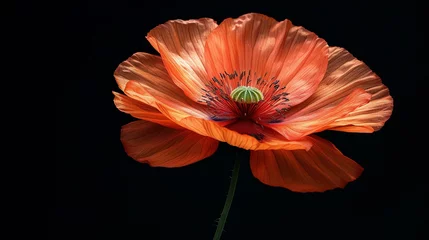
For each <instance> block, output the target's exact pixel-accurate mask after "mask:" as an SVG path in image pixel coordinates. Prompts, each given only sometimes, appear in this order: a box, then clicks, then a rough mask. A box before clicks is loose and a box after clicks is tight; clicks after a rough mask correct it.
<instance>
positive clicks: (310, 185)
mask: <svg viewBox="0 0 429 240" xmlns="http://www.w3.org/2000/svg"><path fill="white" fill-rule="evenodd" d="M310 138H311V139H312V142H313V147H312V148H311V149H310V150H309V151H304V150H295V151H287V150H264V151H251V154H250V167H251V169H252V173H253V175H254V176H255V177H256V178H258V179H259V180H260V181H261V182H263V183H265V184H267V185H270V186H275V187H284V188H287V189H290V190H292V191H294V192H324V191H326V190H330V189H334V188H344V187H345V186H346V184H347V183H348V182H351V181H354V180H355V179H356V178H358V177H359V176H360V174H361V173H362V171H363V168H362V167H361V166H359V164H357V163H356V162H354V161H353V160H351V159H350V158H348V157H346V156H344V155H343V154H342V153H341V152H340V151H339V150H338V149H337V148H336V147H335V146H334V145H333V144H332V143H330V142H329V141H327V140H324V139H322V138H319V137H316V136H312V137H310Z"/></svg>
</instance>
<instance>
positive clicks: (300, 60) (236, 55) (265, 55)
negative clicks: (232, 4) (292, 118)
mask: <svg viewBox="0 0 429 240" xmlns="http://www.w3.org/2000/svg"><path fill="white" fill-rule="evenodd" d="M204 55H205V60H206V62H205V66H206V69H207V70H208V73H209V76H210V77H213V76H216V77H218V76H220V75H219V74H220V73H224V72H225V71H226V72H227V73H234V72H237V73H238V74H239V75H241V73H243V72H245V73H247V74H248V72H249V71H250V79H251V80H252V81H251V82H250V83H249V85H250V86H253V87H258V88H261V90H262V92H263V93H266V92H267V91H268V86H270V82H268V85H267V86H265V87H264V86H263V85H259V84H258V81H257V78H259V77H264V79H266V80H268V81H273V80H275V79H278V80H279V85H280V87H283V86H285V87H286V89H285V91H286V92H288V93H290V95H289V98H290V102H289V104H290V105H292V106H293V105H296V104H298V103H300V102H302V101H304V100H305V99H307V98H308V97H310V96H311V94H312V93H313V92H314V91H315V90H316V88H317V86H318V84H319V82H320V81H321V80H322V78H323V75H324V74H325V71H326V67H327V63H328V45H327V44H326V42H325V41H324V40H323V39H321V38H318V37H317V36H316V34H314V33H312V32H310V31H308V30H306V29H305V28H303V27H298V26H294V25H292V23H291V22H290V21H289V20H284V21H282V22H277V21H276V20H274V19H272V18H270V17H267V16H265V15H262V14H256V13H250V14H245V15H243V16H241V17H239V18H237V19H231V18H228V19H226V20H224V21H223V22H222V23H221V24H220V25H219V27H217V28H216V29H214V30H213V31H212V32H211V33H210V35H209V36H208V38H207V41H206V45H205V52H204ZM237 79H239V78H238V77H237V78H236V79H235V80H232V81H230V80H227V81H225V84H227V85H229V86H228V88H229V89H230V90H232V89H234V88H236V87H237V86H238V82H239V80H237ZM245 81H247V77H245V78H243V80H242V81H241V83H240V84H241V85H245V84H246V82H245Z"/></svg>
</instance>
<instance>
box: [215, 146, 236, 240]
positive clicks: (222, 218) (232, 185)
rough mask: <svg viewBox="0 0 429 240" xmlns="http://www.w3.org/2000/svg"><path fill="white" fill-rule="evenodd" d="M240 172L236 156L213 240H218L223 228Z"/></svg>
mask: <svg viewBox="0 0 429 240" xmlns="http://www.w3.org/2000/svg"><path fill="white" fill-rule="evenodd" d="M237 155H238V154H237ZM239 170H240V158H239V157H238V156H237V157H236V159H235V163H234V169H233V170H232V178H231V183H230V185H229V190H228V196H227V197H226V201H225V205H224V206H223V210H222V213H221V214H220V219H219V223H218V225H217V228H216V233H215V235H214V238H213V240H219V239H220V236H221V235H222V232H223V227H224V226H225V222H226V218H227V217H228V212H229V209H230V208H231V204H232V199H233V198H234V193H235V187H236V186H237V180H238V172H239Z"/></svg>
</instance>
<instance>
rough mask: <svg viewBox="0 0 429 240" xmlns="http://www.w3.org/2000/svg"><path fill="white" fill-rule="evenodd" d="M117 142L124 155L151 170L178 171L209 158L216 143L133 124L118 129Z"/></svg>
mask: <svg viewBox="0 0 429 240" xmlns="http://www.w3.org/2000/svg"><path fill="white" fill-rule="evenodd" d="M121 141H122V144H123V145H124V148H125V151H126V152H127V154H128V155H129V156H130V157H132V158H133V159H135V160H136V161H139V162H142V163H148V164H149V165H151V166H152V167H168V168H172V167H182V166H186V165H189V164H192V163H195V162H197V161H200V160H202V159H204V158H207V157H209V156H211V155H212V154H213V153H214V152H215V151H216V149H217V147H218V141H216V140H214V139H212V138H209V137H204V136H200V135H198V134H196V133H194V132H191V131H188V130H185V129H183V130H178V129H171V128H166V127H163V126H161V125H158V124H155V123H151V122H147V121H143V120H140V121H135V122H131V123H129V124H127V125H125V126H123V127H122V130H121Z"/></svg>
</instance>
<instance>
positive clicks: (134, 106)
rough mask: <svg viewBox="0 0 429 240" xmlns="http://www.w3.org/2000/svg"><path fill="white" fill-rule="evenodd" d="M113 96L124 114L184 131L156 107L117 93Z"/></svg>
mask: <svg viewBox="0 0 429 240" xmlns="http://www.w3.org/2000/svg"><path fill="white" fill-rule="evenodd" d="M113 95H115V98H114V99H113V102H114V103H115V105H116V107H117V108H118V109H119V110H121V111H122V112H125V113H128V114H130V115H131V116H133V117H135V118H138V119H142V120H146V121H150V122H153V123H157V124H160V125H162V126H165V127H169V128H176V129H183V128H182V127H180V126H179V125H177V124H176V123H174V122H173V121H171V120H170V119H168V118H167V117H165V116H164V115H163V114H162V113H161V112H160V111H158V109H156V108H154V107H151V106H149V105H147V104H144V103H142V102H140V101H137V100H134V99H132V98H130V97H128V96H125V95H123V94H120V93H117V92H113Z"/></svg>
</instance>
